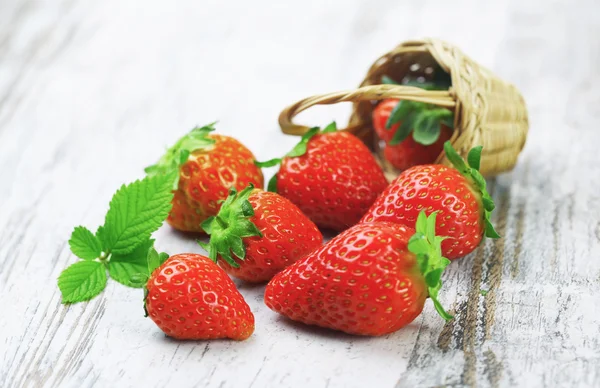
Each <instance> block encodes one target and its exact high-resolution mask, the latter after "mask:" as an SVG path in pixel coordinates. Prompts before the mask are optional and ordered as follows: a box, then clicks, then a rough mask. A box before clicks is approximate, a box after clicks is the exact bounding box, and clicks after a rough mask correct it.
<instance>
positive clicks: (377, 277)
mask: <svg viewBox="0 0 600 388" xmlns="http://www.w3.org/2000/svg"><path fill="white" fill-rule="evenodd" d="M416 227H417V232H416V233H415V232H414V230H412V229H411V228H409V227H406V226H403V225H398V224H394V223H389V222H380V223H370V224H358V225H356V226H354V227H352V228H350V229H348V230H346V231H345V232H343V233H341V234H340V235H338V236H337V237H334V238H333V239H332V240H331V241H329V242H328V243H327V244H326V245H325V246H323V247H321V248H319V249H317V250H316V251H314V252H313V253H311V254H310V255H308V256H306V257H305V258H304V259H302V260H299V261H297V262H296V263H295V264H293V265H291V266H289V267H287V268H286V269H285V270H283V271H282V272H280V273H279V274H277V275H275V277H274V278H273V279H272V280H271V281H270V282H269V284H268V285H267V288H266V290H265V304H266V305H267V306H268V307H269V308H270V309H272V310H273V311H276V312H278V313H280V314H283V315H285V316H287V317H289V318H291V319H293V320H296V321H300V322H304V323H306V324H310V325H318V326H323V327H328V328H331V329H336V330H341V331H344V332H346V333H350V334H361V335H383V334H388V333H391V332H393V331H396V330H398V329H400V328H401V327H403V326H406V325H407V324H409V323H410V322H412V321H413V320H414V319H415V318H416V317H417V316H418V315H419V314H420V313H421V311H422V310H423V305H424V303H425V299H426V298H427V295H428V294H429V296H430V297H431V299H432V300H433V301H434V304H435V306H436V309H437V310H438V312H439V313H440V314H441V315H442V316H443V317H444V318H445V319H451V318H452V317H451V316H450V315H448V313H446V312H445V311H444V309H443V308H442V306H441V305H440V304H439V302H438V301H437V294H438V291H439V289H440V287H441V285H442V282H441V280H440V276H441V274H442V272H443V269H444V268H445V267H446V265H448V263H449V262H450V261H449V260H448V259H445V258H443V257H442V256H441V254H440V242H441V240H442V238H441V237H436V236H435V214H434V215H432V216H430V217H429V219H427V217H426V216H425V214H424V213H423V214H422V216H420V217H419V221H418V222H417V224H416ZM411 236H412V237H411Z"/></svg>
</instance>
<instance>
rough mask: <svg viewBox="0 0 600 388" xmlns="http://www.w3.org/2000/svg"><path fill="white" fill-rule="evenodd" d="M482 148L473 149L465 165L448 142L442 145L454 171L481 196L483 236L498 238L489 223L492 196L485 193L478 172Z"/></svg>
mask: <svg viewBox="0 0 600 388" xmlns="http://www.w3.org/2000/svg"><path fill="white" fill-rule="evenodd" d="M482 149H483V147H482V146H477V147H473V149H471V151H469V154H468V155H467V163H468V164H467V163H465V161H464V159H463V158H462V157H461V156H460V155H459V154H458V152H456V150H455V149H454V147H452V144H451V143H450V141H447V142H446V143H444V152H445V153H446V157H447V158H448V160H449V161H450V162H451V163H452V165H453V166H454V168H455V169H457V170H458V171H459V172H460V173H461V174H462V175H463V176H464V177H465V178H467V179H469V180H470V181H471V183H472V186H473V187H474V188H475V189H476V190H477V191H478V192H479V194H480V195H481V201H482V203H483V213H484V214H483V223H484V230H485V236H486V237H489V238H499V237H500V235H499V234H498V232H496V229H494V225H492V222H491V221H490V217H491V214H492V211H493V210H494V208H495V207H496V205H495V204H494V200H493V199H492V196H491V195H490V193H489V192H488V191H487V188H486V183H485V179H484V178H483V175H481V173H480V172H479V166H480V164H481V150H482Z"/></svg>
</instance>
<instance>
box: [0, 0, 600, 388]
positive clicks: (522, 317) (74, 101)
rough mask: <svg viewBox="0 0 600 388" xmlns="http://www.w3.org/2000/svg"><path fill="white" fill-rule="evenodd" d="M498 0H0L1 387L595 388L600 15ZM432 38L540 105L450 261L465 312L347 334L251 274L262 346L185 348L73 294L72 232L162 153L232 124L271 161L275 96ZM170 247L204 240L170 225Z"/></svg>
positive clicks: (275, 148)
mask: <svg viewBox="0 0 600 388" xmlns="http://www.w3.org/2000/svg"><path fill="white" fill-rule="evenodd" d="M488 3H489V2H488ZM488 3H483V2H475V1H467V0H460V1H455V2H452V3H448V2H446V1H442V0H436V1H428V2H394V1H391V0H389V1H381V2H380V3H378V4H377V5H374V3H373V2H367V1H359V0H352V1H341V0H340V1H336V2H319V1H310V2H301V3H297V4H291V3H286V2H279V3H273V2H267V1H265V0H260V1H255V2H253V3H252V4H250V3H247V2H238V3H231V2H219V1H207V2H202V4H201V5H200V4H199V3H198V2H194V1H184V2H178V3H177V6H173V5H167V4H163V3H160V2H155V1H147V2H145V3H144V6H143V7H140V5H139V4H137V3H136V2H134V1H117V0H108V1H104V2H91V1H88V2H85V1H83V2H73V1H69V0H64V1H58V2H51V3H40V2H32V1H31V2H30V1H16V0H3V1H2V2H0V177H1V178H2V179H1V181H2V182H3V183H2V184H0V292H1V293H2V295H4V296H3V297H2V298H0V311H2V312H4V314H5V318H4V319H1V320H0V333H1V334H0V346H1V348H2V350H3V351H2V352H1V354H0V381H1V382H2V386H7V387H13V386H14V387H21V386H27V387H28V386H68V387H71V386H72V387H87V386H90V387H92V386H134V385H135V386H137V385H147V386H165V385H167V384H177V385H179V386H199V387H234V386H236V387H237V386H252V387H265V386H274V385H278V386H282V387H287V386H290V387H292V386H294V387H295V386H310V387H313V386H315V387H321V386H322V387H354V386H357V387H358V386H365V385H368V386H381V387H392V386H399V387H404V386H443V385H447V386H483V387H499V386H515V385H520V386H527V387H529V386H560V387H566V386H578V387H579V386H590V387H594V386H598V385H600V361H599V358H598V354H599V351H600V344H599V343H598V338H599V334H600V317H599V316H598V315H597V314H596V308H595V307H594V306H595V299H596V298H595V296H596V294H597V293H598V291H600V260H598V259H599V258H600V194H599V193H600V180H598V177H599V176H600V167H598V165H599V163H598V162H599V158H598V152H597V150H596V148H597V147H598V145H599V144H600V132H599V131H598V130H597V128H598V127H599V126H600V115H599V114H598V113H597V111H598V110H597V106H598V105H599V104H600V91H599V88H598V85H600V73H599V72H598V69H597V64H598V60H599V59H600V45H599V44H598V42H597V40H596V39H595V37H597V36H599V35H600V12H598V11H599V10H600V7H599V6H598V4H596V2H594V1H593V0H578V1H571V2H569V1H567V0H558V1H553V2H543V1H531V2H518V1H516V0H503V1H496V2H492V3H489V4H488ZM425 35H432V36H440V37H443V38H445V39H446V40H448V41H452V42H455V43H457V44H458V45H460V46H461V47H462V48H463V49H464V50H465V51H466V52H468V53H469V54H470V55H471V56H473V57H474V58H476V59H477V60H479V61H480V62H482V63H483V64H484V65H486V66H487V67H490V68H492V69H494V70H495V71H497V72H498V73H499V74H500V75H501V76H503V77H505V78H507V79H510V80H511V81H513V82H515V83H516V84H517V85H518V86H519V87H520V88H521V90H522V91H523V93H524V95H525V96H526V100H527V102H528V105H529V109H530V119H531V131H530V136H529V139H528V142H527V145H526V148H525V150H524V153H523V154H522V157H521V159H520V163H519V165H518V166H517V168H516V169H515V171H513V172H512V173H510V174H506V175H503V176H501V177H498V178H496V179H494V180H491V181H490V187H491V189H492V193H493V196H494V197H495V198H496V201H497V204H498V209H497V211H496V214H495V216H494V221H495V222H496V224H497V225H498V229H499V231H500V232H501V234H502V235H503V236H504V238H503V239H501V240H498V241H488V242H486V243H485V244H484V245H483V246H482V247H481V248H480V249H479V250H478V251H477V252H475V253H474V254H472V255H471V256H469V257H467V258H464V259H462V260H460V261H459V262H456V263H453V264H452V266H451V267H450V268H449V270H448V272H447V273H446V274H445V277H444V279H445V292H444V295H443V296H442V300H443V302H445V303H446V304H447V305H448V306H451V307H452V309H453V310H454V312H455V314H456V319H455V320H454V321H451V322H449V323H447V324H444V323H443V322H442V321H441V320H440V319H439V318H437V317H436V313H435V311H434V309H433V308H432V307H431V306H428V307H427V308H426V310H425V311H424V313H423V314H422V315H421V317H419V318H418V319H417V320H416V321H415V322H414V323H413V324H412V325H410V326H409V327H407V328H405V329H403V330H401V331H399V332H397V333H395V334H392V335H389V336H386V337H382V338H355V337H351V336H346V335H341V334H338V333H333V332H330V331H325V330H320V329H314V328H307V327H304V326H301V325H298V324H294V323H290V322H289V321H287V320H285V319H282V318H280V317H278V316H276V315H275V314H274V313H272V312H270V311H269V310H268V309H266V308H265V307H264V305H263V303H262V293H263V288H262V287H255V286H248V285H244V284H240V289H241V292H242V293H243V294H244V295H245V297H246V298H247V300H248V302H249V304H250V306H251V308H252V310H253V311H254V312H255V315H256V321H257V330H256V333H255V335H254V336H253V337H252V338H251V339H250V340H248V341H245V342H243V343H237V342H235V343H234V342H229V341H214V342H210V343H204V342H192V343H180V342H177V341H173V340H170V339H168V338H165V337H164V336H163V335H162V334H161V333H160V332H159V331H158V329H157V328H156V327H155V326H154V325H153V323H152V322H151V321H149V320H146V319H142V314H141V304H140V298H141V295H140V292H139V291H137V290H127V289H124V288H123V287H122V286H120V285H115V284H112V283H111V284H109V286H108V287H107V289H106V291H105V292H104V293H103V295H102V296H101V297H99V298H97V299H96V300H94V301H92V302H90V303H89V304H80V305H74V306H70V307H64V306H62V305H61V304H60V295H59V293H58V290H57V288H56V283H55V279H56V277H57V276H58V274H59V273H60V271H61V270H62V269H63V268H65V267H66V266H67V265H68V264H69V263H71V262H73V260H74V258H73V257H72V255H71V254H70V252H69V250H68V246H67V245H66V240H67V239H68V236H69V234H70V231H71V229H72V227H73V226H74V225H77V224H85V225H91V226H93V225H97V224H99V223H100V222H101V221H102V218H103V215H104V211H105V208H106V206H107V203H108V201H109V199H110V196H111V195H112V193H113V191H114V189H115V188H116V187H117V186H118V185H119V184H120V183H122V182H124V181H129V180H131V179H133V178H135V177H138V176H140V173H141V171H142V168H143V166H145V165H147V164H149V163H150V162H152V161H153V159H154V158H155V156H156V155H157V154H158V153H159V152H160V151H161V150H162V148H163V147H164V145H166V144H168V143H170V142H172V141H173V139H174V138H176V137H177V136H178V135H180V134H182V133H184V132H185V131H187V129H188V128H190V127H191V126H193V125H195V124H202V123H205V122H210V121H213V120H214V119H219V120H220V124H219V128H220V130H222V131H223V132H224V133H226V134H230V135H234V136H235V137H237V138H239V139H240V140H242V141H243V142H244V143H246V144H247V145H248V146H249V147H250V148H251V149H252V150H254V151H255V152H256V153H257V154H258V155H259V156H260V157H261V158H264V159H266V158H269V157H273V156H276V155H279V154H281V153H282V152H283V151H284V150H286V149H289V147H291V146H292V145H293V144H294V143H295V141H296V139H294V138H290V137H287V136H283V135H281V134H280V133H279V131H278V128H277V124H276V117H277V115H278V113H279V111H280V109H281V108H282V107H283V106H285V105H286V104H288V103H290V102H293V101H295V100H296V99H298V98H302V97H305V96H307V95H310V94H314V93H320V92H325V91H333V90H338V89H346V88H349V87H352V86H354V85H355V84H357V83H358V82H359V81H360V79H361V77H362V76H363V74H364V71H365V70H366V69H367V67H368V66H369V65H370V63H371V62H372V61H373V60H374V59H375V58H376V57H378V56H379V55H380V54H381V53H382V52H385V51H386V50H387V49H389V48H390V47H392V46H393V45H395V44H397V43H398V42H400V41H402V40H404V39H410V38H415V37H421V36H425ZM347 112H348V107H343V106H342V107H328V108H323V109H315V110H313V111H310V112H307V113H306V114H305V115H303V116H302V119H303V120H304V121H306V122H310V123H315V124H321V123H325V122H327V121H329V120H331V118H337V119H339V120H340V121H343V118H344V117H346V114H347ZM157 239H158V242H159V246H160V248H161V249H163V250H166V251H169V252H182V251H197V250H198V248H197V246H196V245H195V243H194V241H191V240H189V239H187V238H185V237H184V236H181V235H179V234H177V233H174V232H172V231H171V230H169V229H168V228H164V229H161V230H160V231H159V232H158V234H157ZM482 290H483V291H484V292H483V293H482ZM486 292H487V294H486ZM483 294H485V295H483Z"/></svg>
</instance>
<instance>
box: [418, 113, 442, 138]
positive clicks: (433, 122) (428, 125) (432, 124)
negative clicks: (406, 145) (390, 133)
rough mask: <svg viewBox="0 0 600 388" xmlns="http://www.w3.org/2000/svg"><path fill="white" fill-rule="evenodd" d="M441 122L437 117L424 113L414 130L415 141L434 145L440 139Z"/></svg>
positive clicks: (419, 117) (420, 115)
mask: <svg viewBox="0 0 600 388" xmlns="http://www.w3.org/2000/svg"><path fill="white" fill-rule="evenodd" d="M440 129H441V128H440V121H439V119H438V118H437V117H435V116H433V115H431V114H428V112H426V111H422V112H421V113H420V114H419V116H418V118H417V120H416V121H415V127H414V129H413V139H415V141H416V142H417V143H419V144H423V145H432V144H433V143H435V142H436V141H437V140H438V139H439V137H440Z"/></svg>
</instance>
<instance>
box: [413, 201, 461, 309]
mask: <svg viewBox="0 0 600 388" xmlns="http://www.w3.org/2000/svg"><path fill="white" fill-rule="evenodd" d="M436 217H437V212H433V213H431V214H430V215H429V217H427V216H426V215H425V212H424V211H421V212H420V213H419V216H418V218H417V222H416V225H415V231H416V232H415V234H414V235H413V236H412V237H411V238H410V239H409V241H408V250H409V251H410V252H412V253H413V254H414V255H415V256H416V257H417V261H418V263H419V268H420V269H421V272H422V274H423V277H424V278H425V283H426V284H427V290H428V292H429V297H430V298H431V300H432V301H433V304H434V306H435V308H436V310H437V312H438V313H439V314H440V315H441V316H442V318H444V319H446V320H450V319H452V318H453V317H452V315H450V314H448V313H447V312H446V310H445V309H444V307H443V306H442V305H441V304H440V302H439V301H438V299H437V296H438V292H439V290H440V289H441V288H442V280H441V277H442V273H443V272H444V269H445V268H446V267H447V266H448V264H450V260H448V259H447V258H445V257H443V256H442V253H441V252H442V248H441V242H442V241H443V240H444V238H443V237H438V236H436V235H435V221H436Z"/></svg>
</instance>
